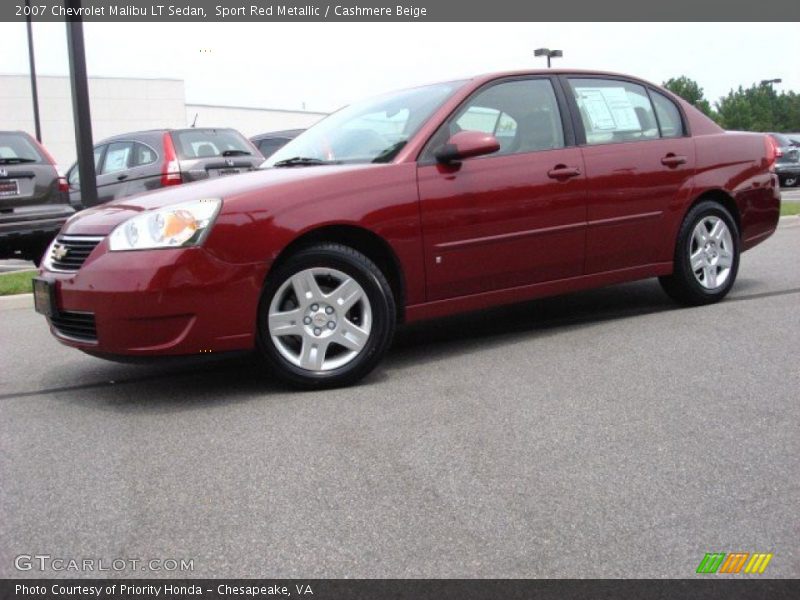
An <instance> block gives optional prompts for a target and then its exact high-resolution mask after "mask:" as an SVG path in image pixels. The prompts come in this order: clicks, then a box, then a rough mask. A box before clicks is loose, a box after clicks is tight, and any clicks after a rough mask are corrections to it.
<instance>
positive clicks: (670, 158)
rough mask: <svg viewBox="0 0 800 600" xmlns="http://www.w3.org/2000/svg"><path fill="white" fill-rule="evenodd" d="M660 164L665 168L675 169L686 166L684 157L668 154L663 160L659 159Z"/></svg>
mask: <svg viewBox="0 0 800 600" xmlns="http://www.w3.org/2000/svg"><path fill="white" fill-rule="evenodd" d="M661 164H662V165H664V166H665V167H677V166H679V165H684V164H686V157H685V156H678V155H676V154H673V153H672V152H670V153H669V154H667V155H666V156H665V157H664V158H662V159H661Z"/></svg>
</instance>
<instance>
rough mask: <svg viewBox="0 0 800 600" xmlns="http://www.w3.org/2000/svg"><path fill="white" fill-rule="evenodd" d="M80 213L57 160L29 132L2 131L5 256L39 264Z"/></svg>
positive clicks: (0, 226) (0, 198) (0, 224)
mask: <svg viewBox="0 0 800 600" xmlns="http://www.w3.org/2000/svg"><path fill="white" fill-rule="evenodd" d="M74 212H75V210H74V209H72V208H71V207H70V205H69V198H68V196H67V183H66V180H65V179H64V178H63V177H62V176H61V175H60V174H59V169H58V166H57V165H56V163H55V161H54V160H53V158H52V156H50V154H49V153H48V152H47V150H45V148H44V146H42V145H41V144H39V142H37V141H36V139H35V138H33V137H31V136H30V135H28V134H27V133H25V132H24V131H0V258H22V259H25V260H31V261H33V262H35V263H36V264H37V265H38V264H39V260H40V259H41V257H42V255H43V254H44V251H45V250H46V249H47V247H48V246H49V244H50V242H51V241H52V240H53V238H54V237H55V235H56V233H58V230H59V229H61V226H62V225H63V224H64V222H65V221H66V220H67V218H68V217H69V216H71V215H72V214H73V213H74Z"/></svg>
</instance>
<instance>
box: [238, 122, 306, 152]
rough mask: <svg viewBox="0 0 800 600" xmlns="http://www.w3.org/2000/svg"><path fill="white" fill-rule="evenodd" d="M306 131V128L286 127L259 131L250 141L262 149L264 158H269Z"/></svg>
mask: <svg viewBox="0 0 800 600" xmlns="http://www.w3.org/2000/svg"><path fill="white" fill-rule="evenodd" d="M304 131H305V129H286V130H284V131H272V132H270V133H259V134H258V135H254V136H253V137H251V138H250V141H251V142H253V144H255V146H256V148H258V149H259V150H260V151H261V154H263V155H264V158H269V157H270V156H272V155H273V154H275V152H277V151H278V150H280V149H281V148H283V147H284V146H285V145H286V144H288V143H289V142H291V141H292V140H293V139H294V138H296V137H297V136H298V135H300V134H301V133H303V132H304Z"/></svg>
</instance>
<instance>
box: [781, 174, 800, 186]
mask: <svg viewBox="0 0 800 600" xmlns="http://www.w3.org/2000/svg"><path fill="white" fill-rule="evenodd" d="M797 178H798V176H797V175H787V176H786V177H784V178H783V180H782V182H781V186H782V187H787V188H791V187H797Z"/></svg>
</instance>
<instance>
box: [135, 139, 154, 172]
mask: <svg viewBox="0 0 800 600" xmlns="http://www.w3.org/2000/svg"><path fill="white" fill-rule="evenodd" d="M157 159H158V156H157V155H156V151H155V150H153V149H152V148H151V147H150V146H146V145H145V144H140V143H138V142H137V143H136V144H135V145H134V147H133V162H131V166H132V167H143V166H145V165H149V164H152V163H154V162H156V160H157Z"/></svg>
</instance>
